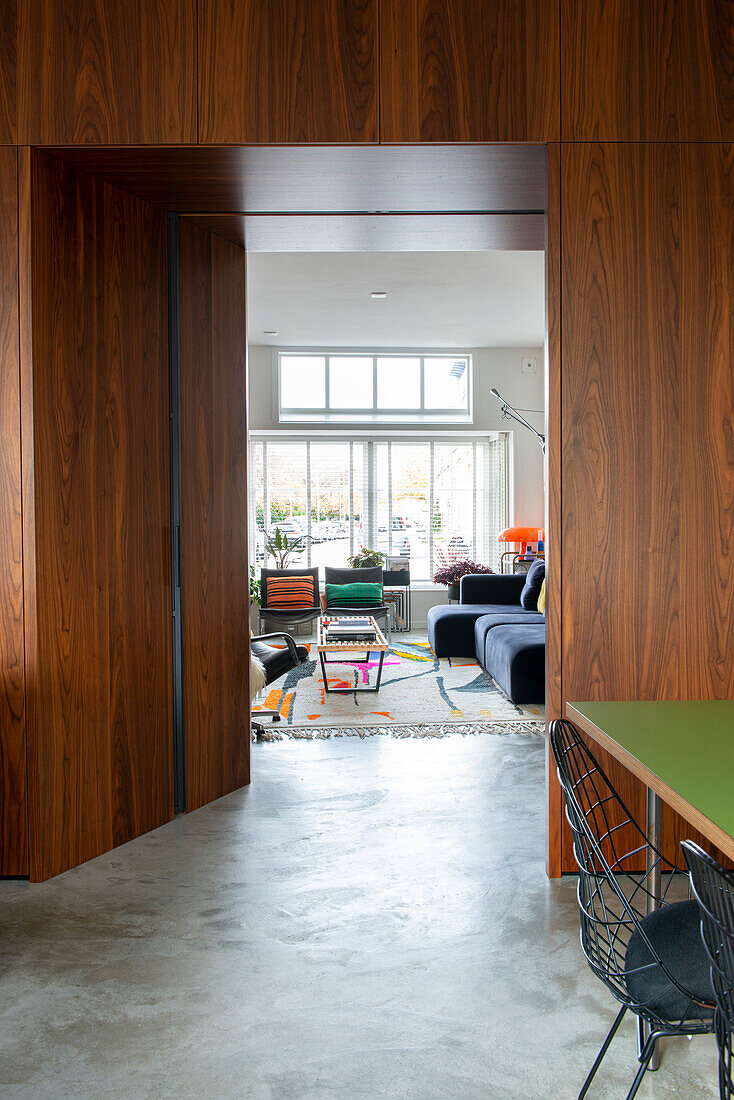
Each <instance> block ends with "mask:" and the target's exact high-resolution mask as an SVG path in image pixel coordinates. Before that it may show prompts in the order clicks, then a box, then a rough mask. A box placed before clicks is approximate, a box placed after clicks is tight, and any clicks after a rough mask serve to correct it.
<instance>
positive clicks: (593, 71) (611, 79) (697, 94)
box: [561, 0, 734, 141]
mask: <svg viewBox="0 0 734 1100" xmlns="http://www.w3.org/2000/svg"><path fill="white" fill-rule="evenodd" d="M561 28H562V40H561V57H562V65H563V91H562V103H563V106H562V136H563V139H564V140H565V141H669V140H680V141H702V140H703V141H721V140H725V141H729V140H732V138H734V4H733V3H731V0H655V2H654V3H629V0H561Z"/></svg>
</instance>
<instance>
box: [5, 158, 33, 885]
mask: <svg viewBox="0 0 734 1100" xmlns="http://www.w3.org/2000/svg"><path fill="white" fill-rule="evenodd" d="M17 174H18V166H17V153H16V150H15V149H14V148H12V147H9V146H4V147H0V875H27V874H28V808H27V793H26V731H25V658H24V645H23V519H22V489H21V413H20V334H19V311H18V294H19V282H18V188H17Z"/></svg>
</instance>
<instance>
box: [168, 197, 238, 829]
mask: <svg viewBox="0 0 734 1100" xmlns="http://www.w3.org/2000/svg"><path fill="white" fill-rule="evenodd" d="M178 245H179V247H178V254H179V386H180V446H181V451H180V465H181V535H180V568H181V616H182V631H181V636H182V654H181V657H182V701H183V746H184V779H185V806H186V809H187V810H195V809H197V807H199V806H203V805H204V804H205V803H207V802H211V801H212V800H213V799H215V798H220V797H221V796H222V795H225V794H228V793H229V792H230V791H233V790H235V789H236V788H237V787H241V786H243V785H244V784H246V783H249V781H250V696H249V668H250V635H249V611H250V603H249V579H248V563H247V413H246V408H247V374H246V362H247V332H246V324H245V309H246V303H245V252H244V250H243V249H241V248H238V247H237V246H236V245H234V244H231V243H230V242H229V241H225V240H223V239H222V238H220V237H217V236H214V234H212V233H209V232H208V231H207V230H205V229H202V228H200V227H199V226H198V225H196V224H194V223H193V222H190V221H187V220H186V219H185V218H182V219H181V220H180V222H179V235H178Z"/></svg>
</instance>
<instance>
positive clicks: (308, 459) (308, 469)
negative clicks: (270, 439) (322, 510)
mask: <svg viewBox="0 0 734 1100" xmlns="http://www.w3.org/2000/svg"><path fill="white" fill-rule="evenodd" d="M306 564H307V565H308V568H309V569H310V568H311V444H310V443H309V442H307V443H306Z"/></svg>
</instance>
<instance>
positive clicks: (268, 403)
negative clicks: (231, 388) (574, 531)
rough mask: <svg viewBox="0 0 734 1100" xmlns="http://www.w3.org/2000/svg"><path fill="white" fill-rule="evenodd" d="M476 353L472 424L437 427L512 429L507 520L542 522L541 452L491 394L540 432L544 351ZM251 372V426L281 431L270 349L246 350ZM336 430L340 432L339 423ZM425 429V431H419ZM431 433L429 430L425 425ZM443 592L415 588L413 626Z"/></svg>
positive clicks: (301, 426) (530, 523)
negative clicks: (524, 366)
mask: <svg viewBox="0 0 734 1100" xmlns="http://www.w3.org/2000/svg"><path fill="white" fill-rule="evenodd" d="M473 355H474V423H473V424H463V425H456V426H449V425H441V428H442V429H443V430H447V429H448V430H451V431H452V432H453V431H456V433H457V434H458V433H460V432H469V433H471V432H472V431H477V430H478V431H508V430H509V432H510V453H511V456H512V461H511V467H512V479H511V487H510V509H511V514H510V522H511V523H513V524H518V525H522V526H529V527H530V526H541V527H542V526H543V522H544V518H543V517H544V513H545V509H544V501H543V491H544V488H543V455H542V451H541V449H540V444H539V443H538V441H537V440H536V438H535V436H533V435H532V434H531V433H530V432H529V431H528V430H527V429H526V428H523V427H521V426H520V425H519V424H515V423H514V422H513V421H510V420H503V419H502V417H501V415H500V405H499V402H498V401H497V400H496V398H494V397H492V396H490V393H489V391H490V389H492V388H493V387H495V388H496V389H498V390H499V391H500V393H501V394H502V396H503V397H504V398H505V400H507V401H509V403H510V404H511V405H514V406H515V407H516V408H517V409H520V410H522V412H523V415H524V416H525V417H526V418H527V420H529V421H530V423H531V424H534V425H535V427H536V428H537V429H538V431H540V432H542V431H544V427H543V422H544V413H543V349H542V348H540V347H525V348H514V347H513V348H476V349H474V350H473ZM528 356H530V357H532V358H533V359H535V360H536V362H537V372H536V373H535V374H523V373H522V371H521V360H522V359H523V358H525V357H528ZM249 376H250V409H249V414H250V428H251V429H253V430H258V431H275V430H281V429H282V425H280V424H279V423H278V418H277V408H276V405H275V400H274V385H275V379H274V374H273V349H272V348H271V347H263V346H260V345H251V346H250V348H249ZM308 427H313V428H316V429H318V430H319V431H323V430H325V429H326V428H328V426H325V425H324V424H323V423H321V424H312V425H308V424H298V425H293V430H294V431H300V430H303V429H308ZM391 427H392V428H394V429H396V430H400V429H401V428H404V429H407V430H410V429H413V430H416V425H415V424H412V425H411V424H405V425H400V424H393V425H391ZM334 430H335V432H338V431H340V430H341V432H343V431H344V427H343V426H342V427H341V428H340V427H339V426H338V425H337V426H335V428H334ZM420 430H423V429H420ZM428 432H430V429H428ZM445 595H446V594H445V590H444V589H442V588H439V589H435V588H429V589H424V590H416V591H414V594H413V620H414V625H416V626H421V625H425V621H426V612H427V610H428V608H429V607H431V606H432V605H433V604H437V603H444V602H445Z"/></svg>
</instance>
